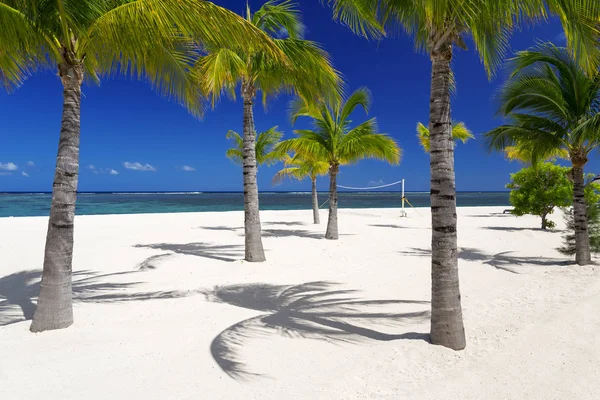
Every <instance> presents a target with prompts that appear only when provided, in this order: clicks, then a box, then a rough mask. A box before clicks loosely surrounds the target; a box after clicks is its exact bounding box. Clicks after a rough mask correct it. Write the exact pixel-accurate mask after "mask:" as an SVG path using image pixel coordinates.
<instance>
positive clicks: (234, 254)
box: [133, 242, 244, 269]
mask: <svg viewBox="0 0 600 400" xmlns="http://www.w3.org/2000/svg"><path fill="white" fill-rule="evenodd" d="M133 247H137V248H147V249H155V250H163V251H170V252H172V253H175V254H184V255H188V256H196V257H204V258H210V259H213V260H219V261H228V262H231V261H238V260H241V259H242V258H244V251H243V247H242V246H240V245H234V244H228V245H214V244H209V243H204V242H193V243H153V244H136V245H135V246H133ZM168 255H169V253H166V254H161V255H158V256H152V257H150V258H148V259H146V261H144V262H142V263H141V264H139V265H138V267H139V268H140V269H143V266H144V263H146V262H147V261H149V260H151V261H152V259H153V258H154V260H153V261H154V262H156V261H157V260H156V258H158V257H161V256H163V257H165V256H168ZM146 269H148V268H146Z"/></svg>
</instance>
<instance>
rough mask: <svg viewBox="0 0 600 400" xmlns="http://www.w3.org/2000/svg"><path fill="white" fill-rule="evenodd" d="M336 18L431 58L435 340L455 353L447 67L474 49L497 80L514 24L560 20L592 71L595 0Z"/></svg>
mask: <svg viewBox="0 0 600 400" xmlns="http://www.w3.org/2000/svg"><path fill="white" fill-rule="evenodd" d="M328 3H329V4H330V5H331V6H332V7H333V11H334V18H335V19H339V20H341V21H342V22H343V23H345V24H346V25H348V26H349V27H350V28H351V29H352V30H353V31H354V32H356V33H358V34H361V35H363V36H367V37H369V36H381V35H383V34H384V32H385V28H386V27H388V26H390V27H391V29H394V27H393V25H397V26H400V27H401V28H403V29H404V30H405V31H406V32H408V33H409V34H410V35H412V36H413V38H414V41H415V45H416V47H417V48H418V49H420V50H423V51H425V52H426V53H427V54H428V55H429V57H430V59H431V94H430V102H429V104H430V109H429V130H430V132H431V152H430V158H431V162H430V168H431V224H432V241H431V243H432V253H431V268H432V273H431V283H432V285H431V297H432V298H431V341H432V343H433V344H438V345H442V346H445V347H449V348H452V349H454V350H461V349H464V348H465V346H466V339H465V333H464V325H463V320H462V307H461V303H460V288H459V279H458V259H457V254H458V251H457V239H456V238H457V226H456V189H455V175H454V146H453V145H452V143H453V142H452V136H451V132H452V129H451V113H450V93H451V90H452V88H453V87H454V81H453V76H452V71H451V68H450V65H451V62H452V57H453V53H454V47H455V46H457V47H459V48H463V49H465V48H466V47H467V46H466V41H465V38H466V36H470V37H471V38H472V40H473V42H474V44H475V47H476V49H477V52H478V53H479V55H480V57H481V60H482V62H483V65H484V67H485V69H486V71H487V72H488V76H490V77H491V76H492V74H493V72H494V71H495V69H496V67H497V66H498V65H499V64H500V62H501V60H502V56H503V53H504V51H505V49H506V48H507V47H508V38H509V35H510V33H511V31H512V29H513V28H514V27H515V25H516V24H518V23H520V22H522V21H524V20H526V19H527V20H538V19H541V18H546V17H547V15H548V13H551V14H553V15H556V16H558V17H559V19H560V21H561V23H562V25H563V29H564V31H565V36H566V38H567V42H568V45H569V48H570V50H571V51H572V52H573V53H574V54H575V56H576V57H577V58H578V59H579V60H580V61H581V62H582V63H585V64H584V65H586V70H587V71H588V72H589V73H591V72H593V71H595V70H596V69H597V67H598V65H599V62H600V47H599V46H598V45H597V44H598V35H599V33H600V30H599V27H598V19H599V17H600V2H598V1H597V0H569V1H567V0H330V1H329V2H328Z"/></svg>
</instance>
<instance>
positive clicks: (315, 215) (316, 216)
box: [312, 178, 321, 224]
mask: <svg viewBox="0 0 600 400" xmlns="http://www.w3.org/2000/svg"><path fill="white" fill-rule="evenodd" d="M312 206H313V223H315V224H320V223H321V217H320V215H319V196H318V194H317V179H316V178H312Z"/></svg>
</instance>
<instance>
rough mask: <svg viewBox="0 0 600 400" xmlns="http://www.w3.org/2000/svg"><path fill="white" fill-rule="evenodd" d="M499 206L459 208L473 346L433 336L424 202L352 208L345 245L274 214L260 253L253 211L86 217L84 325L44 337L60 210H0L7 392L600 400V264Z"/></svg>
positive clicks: (78, 318) (4, 395)
mask: <svg viewBox="0 0 600 400" xmlns="http://www.w3.org/2000/svg"><path fill="white" fill-rule="evenodd" d="M502 210H503V208H499V207H474V208H460V209H459V211H458V212H459V246H460V249H461V252H460V256H459V257H460V278H461V290H462V298H463V308H464V318H465V326H466V329H467V348H466V349H465V350H464V351H462V352H454V351H451V350H448V349H445V348H441V347H438V346H432V345H431V344H429V343H428V342H427V333H428V330H429V322H428V317H429V290H430V267H429V262H430V259H429V254H430V240H431V239H430V230H429V228H428V227H429V223H430V216H429V213H428V210H425V209H419V210H418V211H414V210H412V212H411V214H410V217H409V218H399V217H398V214H399V211H398V210H390V209H388V210H382V209H364V210H346V209H344V210H340V240H339V241H326V240H324V239H322V236H323V233H324V231H325V224H322V225H320V226H314V225H312V224H310V221H311V212H310V211H266V212H263V213H262V214H261V217H262V220H263V232H264V245H265V249H266V254H267V258H268V261H267V262H266V263H261V264H251V263H246V262H244V261H241V259H242V258H243V236H242V234H243V228H242V227H243V215H242V213H240V212H226V213H191V214H155V215H121V216H116V215H115V216H113V215H110V216H80V217H77V221H76V228H75V232H76V237H75V256H74V271H75V272H74V281H75V283H74V298H75V324H74V325H73V326H71V327H70V328H68V329H66V330H61V331H53V332H45V333H42V334H31V333H29V331H28V328H29V322H28V321H25V318H27V317H29V318H30V316H31V314H32V313H33V311H34V309H35V306H34V303H35V296H36V294H37V290H38V284H39V283H38V282H39V276H40V268H41V264H42V257H43V246H44V236H45V233H46V223H47V219H45V218H3V219H0V260H1V263H0V399H37V398H46V399H82V398H94V399H96V398H97V399H102V398H111V397H112V398H146V399H164V398H172V399H199V398H201V399H233V398H238V399H259V398H260V399H597V398H600V389H599V388H598V386H597V380H598V377H599V376H600V367H599V365H600V334H599V333H598V330H597V327H598V326H600V308H599V307H598V305H599V304H600V271H599V270H598V267H597V266H587V267H578V266H576V265H572V264H571V263H570V262H569V261H570V259H569V258H567V257H564V256H561V255H560V254H559V253H558V252H557V251H555V250H554V248H555V247H557V246H558V245H559V244H560V241H561V234H560V232H556V231H555V232H543V231H540V230H538V229H537V228H538V225H539V222H538V220H537V218H534V217H521V218H516V217H514V216H510V215H503V214H501V212H502ZM323 217H325V213H324V214H323ZM322 219H325V218H322ZM553 219H554V220H555V221H556V222H557V225H558V229H557V230H558V231H560V229H562V228H564V224H563V223H562V220H561V217H560V215H554V216H553Z"/></svg>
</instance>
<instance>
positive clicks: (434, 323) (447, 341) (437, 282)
mask: <svg viewBox="0 0 600 400" xmlns="http://www.w3.org/2000/svg"><path fill="white" fill-rule="evenodd" d="M431 61H432V74H431V98H430V103H429V106H430V109H429V132H430V141H431V150H430V157H431V158H430V169H431V228H432V238H431V342H432V343H433V344H437V345H441V346H445V347H449V348H451V349H454V350H462V349H464V348H465V346H466V340H465V329H464V326H463V319H462V308H461V302H460V288H459V278H458V259H457V252H458V250H457V230H456V221H457V218H456V188H455V176H454V143H453V140H452V121H451V116H450V81H451V70H450V62H451V61H452V45H451V44H449V43H448V44H444V45H442V46H441V47H439V48H437V49H436V50H434V51H431Z"/></svg>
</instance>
